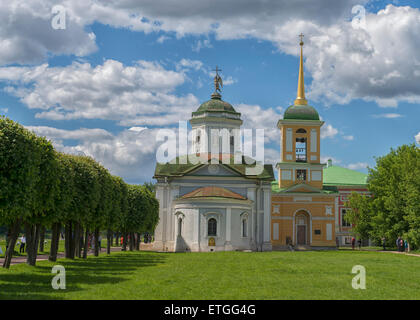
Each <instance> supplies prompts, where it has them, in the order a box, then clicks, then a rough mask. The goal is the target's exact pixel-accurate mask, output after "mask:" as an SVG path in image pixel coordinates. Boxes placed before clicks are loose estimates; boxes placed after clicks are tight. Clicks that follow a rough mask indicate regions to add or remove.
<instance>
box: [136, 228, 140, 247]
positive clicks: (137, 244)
mask: <svg viewBox="0 0 420 320" xmlns="http://www.w3.org/2000/svg"><path fill="white" fill-rule="evenodd" d="M136 250H137V251H140V233H138V232H136Z"/></svg>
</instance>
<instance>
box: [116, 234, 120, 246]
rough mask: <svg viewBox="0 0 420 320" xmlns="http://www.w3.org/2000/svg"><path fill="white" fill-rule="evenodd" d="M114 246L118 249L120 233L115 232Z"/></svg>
mask: <svg viewBox="0 0 420 320" xmlns="http://www.w3.org/2000/svg"><path fill="white" fill-rule="evenodd" d="M115 246H116V247H119V246H120V233H119V232H117V233H116V234H115Z"/></svg>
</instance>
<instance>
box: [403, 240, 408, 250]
mask: <svg viewBox="0 0 420 320" xmlns="http://www.w3.org/2000/svg"><path fill="white" fill-rule="evenodd" d="M404 251H405V252H408V241H407V240H404Z"/></svg>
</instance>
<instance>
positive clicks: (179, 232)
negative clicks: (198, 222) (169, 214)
mask: <svg viewBox="0 0 420 320" xmlns="http://www.w3.org/2000/svg"><path fill="white" fill-rule="evenodd" d="M181 235H182V219H181V218H179V219H178V236H181Z"/></svg>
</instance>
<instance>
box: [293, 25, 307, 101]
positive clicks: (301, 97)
mask: <svg viewBox="0 0 420 320" xmlns="http://www.w3.org/2000/svg"><path fill="white" fill-rule="evenodd" d="M299 37H300V43H299V45H300V63H299V80H298V88H297V96H296V100H295V105H306V104H308V101H307V100H306V99H305V81H304V79H303V37H304V36H303V33H301V34H300V35H299Z"/></svg>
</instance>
